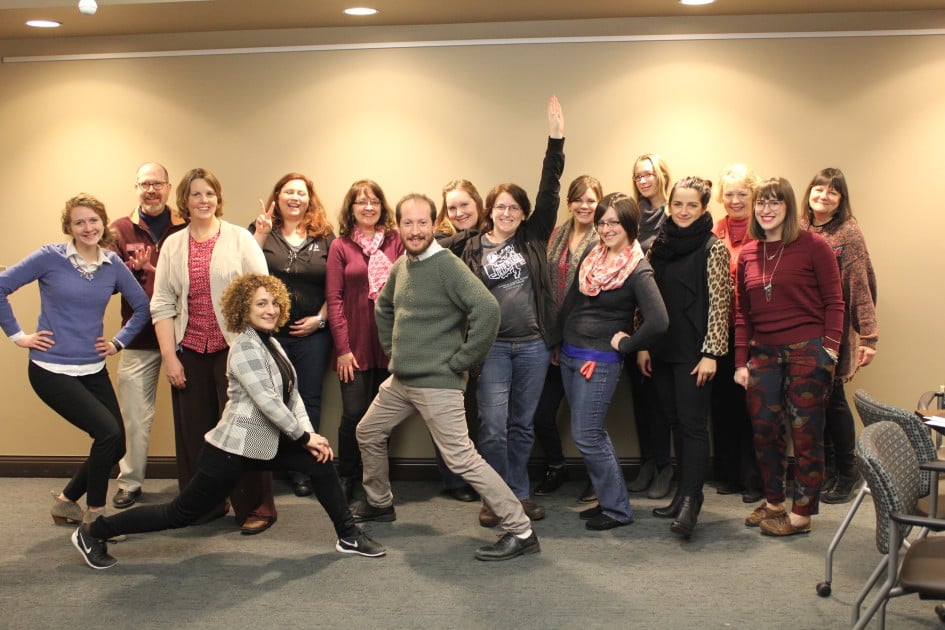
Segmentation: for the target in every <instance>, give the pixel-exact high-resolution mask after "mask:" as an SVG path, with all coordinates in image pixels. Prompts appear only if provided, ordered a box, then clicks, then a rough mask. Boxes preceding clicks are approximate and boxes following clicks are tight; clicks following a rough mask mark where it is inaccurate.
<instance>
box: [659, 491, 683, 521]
mask: <svg viewBox="0 0 945 630" xmlns="http://www.w3.org/2000/svg"><path fill="white" fill-rule="evenodd" d="M682 501H683V497H682V495H681V494H679V493H678V492H677V493H676V494H675V495H674V496H673V501H672V503H670V504H669V505H664V506H663V507H658V508H653V516H657V517H659V518H676V517H677V516H678V515H679V508H681V507H682Z"/></svg>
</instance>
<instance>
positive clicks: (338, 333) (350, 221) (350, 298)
mask: <svg viewBox="0 0 945 630" xmlns="http://www.w3.org/2000/svg"><path fill="white" fill-rule="evenodd" d="M338 225H339V228H338V234H339V235H338V238H336V239H335V240H334V241H333V242H332V244H331V248H330V249H329V250H328V262H327V278H326V293H325V301H326V302H327V303H328V323H329V324H330V329H331V335H332V337H333V338H334V340H335V357H337V362H336V369H337V371H338V379H339V380H340V381H341V424H340V425H339V426H338V474H339V475H340V477H341V485H342V487H343V488H344V491H345V497H346V498H347V499H348V500H349V501H350V500H351V499H352V498H353V497H354V492H355V488H356V487H357V485H358V483H359V482H360V479H361V451H360V450H359V448H358V438H357V435H356V434H355V430H356V429H357V426H358V422H360V421H361V417H362V416H363V415H364V412H365V411H367V409H368V406H369V405H370V404H371V401H372V400H374V396H375V395H377V389H378V387H380V386H381V383H383V382H384V380H385V379H387V377H388V376H390V374H389V373H388V372H387V362H388V359H387V356H386V355H385V354H384V349H383V348H382V347H381V342H380V340H379V339H378V337H377V323H376V322H375V321H374V301H375V300H376V299H377V295H378V293H380V291H381V289H382V288H384V284H385V283H386V282H387V276H388V275H389V274H390V268H391V267H392V266H393V264H394V261H395V260H397V257H398V256H400V255H401V254H403V253H404V244H403V242H402V241H401V240H400V237H399V236H398V235H397V232H396V229H395V227H394V212H393V210H391V208H390V206H389V205H388V204H387V198H386V197H385V196H384V191H383V190H382V189H381V187H380V186H379V185H378V184H377V183H376V182H373V181H371V180H369V179H362V180H359V181H356V182H355V183H353V184H352V185H351V187H350V188H349V189H348V192H347V193H346V194H345V198H344V201H343V202H342V204H341V212H340V213H339V215H338Z"/></svg>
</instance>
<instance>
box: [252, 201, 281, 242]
mask: <svg viewBox="0 0 945 630" xmlns="http://www.w3.org/2000/svg"><path fill="white" fill-rule="evenodd" d="M259 209H260V210H261V211H262V212H260V214H259V216H258V217H256V233H257V234H269V233H270V232H272V214H273V212H275V211H276V202H275V201H273V202H272V203H271V204H269V209H268V210H267V209H266V202H264V201H263V200H262V199H260V200H259Z"/></svg>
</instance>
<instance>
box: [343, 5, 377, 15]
mask: <svg viewBox="0 0 945 630" xmlns="http://www.w3.org/2000/svg"><path fill="white" fill-rule="evenodd" d="M345 13H346V14H348V15H360V16H364V15H374V14H375V13H377V9H371V8H369V7H351V8H350V9H345Z"/></svg>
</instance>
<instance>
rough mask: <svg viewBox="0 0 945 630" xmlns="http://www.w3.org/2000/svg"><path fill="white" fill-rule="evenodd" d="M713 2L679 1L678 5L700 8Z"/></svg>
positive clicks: (706, 0) (711, 0)
mask: <svg viewBox="0 0 945 630" xmlns="http://www.w3.org/2000/svg"><path fill="white" fill-rule="evenodd" d="M713 2H715V0H679V4H685V5H688V6H691V7H696V6H700V5H703V4H712V3H713Z"/></svg>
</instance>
